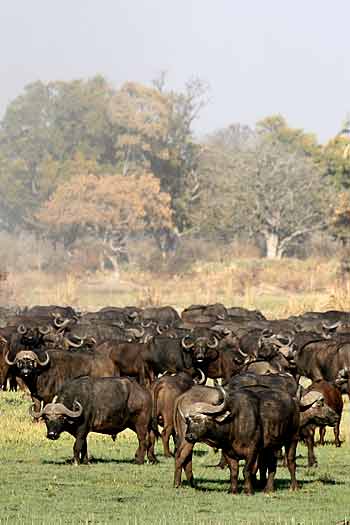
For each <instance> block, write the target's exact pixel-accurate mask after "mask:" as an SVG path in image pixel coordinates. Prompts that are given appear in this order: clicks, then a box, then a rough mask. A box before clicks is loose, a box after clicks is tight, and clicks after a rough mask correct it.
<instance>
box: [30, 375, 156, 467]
mask: <svg viewBox="0 0 350 525" xmlns="http://www.w3.org/2000/svg"><path fill="white" fill-rule="evenodd" d="M33 415H34V417H36V418H40V417H42V418H43V419H44V421H45V424H46V428H47V437H48V438H49V439H52V440H56V439H58V438H59V437H60V435H61V433H62V432H65V431H66V432H69V433H70V434H71V435H72V436H74V437H75V443H74V447H73V452H74V457H73V462H74V463H75V464H76V465H79V464H80V463H88V452H87V436H88V434H89V432H98V433H100V434H109V435H112V436H113V437H114V438H115V436H116V435H117V434H118V433H119V432H122V431H123V430H125V429H126V428H130V429H131V430H133V431H134V432H136V434H137V438H138V441H139V446H138V448H137V450H136V454H135V462H136V463H138V464H142V463H144V460H145V454H146V451H147V455H148V459H149V461H150V462H151V463H155V462H156V458H155V456H154V454H153V453H152V451H151V447H150V440H149V439H148V434H149V433H150V432H151V431H152V426H151V425H152V399H151V395H150V393H149V392H148V391H147V390H146V389H144V388H142V387H141V386H140V385H139V384H138V383H137V382H136V381H133V380H131V379H128V378H116V377H106V378H92V377H80V378H77V379H73V380H72V381H68V382H66V383H65V384H64V386H63V387H62V388H61V390H60V391H59V393H58V395H57V400H56V401H55V402H54V403H50V404H48V405H46V406H45V407H44V409H43V410H41V411H40V412H34V413H33Z"/></svg>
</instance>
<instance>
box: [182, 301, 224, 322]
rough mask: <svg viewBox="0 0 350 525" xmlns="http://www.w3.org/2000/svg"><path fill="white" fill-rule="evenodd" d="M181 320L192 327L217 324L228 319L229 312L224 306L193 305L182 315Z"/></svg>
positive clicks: (218, 304) (217, 304)
mask: <svg viewBox="0 0 350 525" xmlns="http://www.w3.org/2000/svg"><path fill="white" fill-rule="evenodd" d="M181 319H182V320H183V321H184V322H185V323H189V324H192V325H194V326H195V325H203V324H215V323H217V322H218V321H224V320H225V319H227V310H226V308H225V306H224V305H223V304H220V303H216V304H209V305H203V304H193V305H191V306H189V307H188V308H185V309H184V310H183V311H182V313H181Z"/></svg>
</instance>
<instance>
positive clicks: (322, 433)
mask: <svg viewBox="0 0 350 525" xmlns="http://www.w3.org/2000/svg"><path fill="white" fill-rule="evenodd" d="M325 433H326V427H320V445H324V436H325Z"/></svg>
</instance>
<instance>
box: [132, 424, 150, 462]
mask: <svg viewBox="0 0 350 525" xmlns="http://www.w3.org/2000/svg"><path fill="white" fill-rule="evenodd" d="M135 430H136V434H137V439H138V441H139V446H138V447H137V450H136V452H135V463H137V464H138V465H142V464H143V463H144V462H145V454H146V449H147V430H146V428H145V425H144V424H136V425H135Z"/></svg>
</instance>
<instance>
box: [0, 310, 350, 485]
mask: <svg viewBox="0 0 350 525" xmlns="http://www.w3.org/2000/svg"><path fill="white" fill-rule="evenodd" d="M0 347H1V352H0V387H1V388H2V390H6V389H10V390H17V389H18V388H20V389H24V390H27V391H29V393H30V395H31V398H32V400H33V405H32V407H31V410H30V414H31V416H32V418H33V420H34V421H37V420H39V419H41V420H43V421H44V422H45V424H46V428H47V437H48V438H49V439H52V440H56V439H58V438H59V436H60V434H61V433H62V432H68V433H70V434H71V435H72V436H73V437H74V438H75V442H74V447H73V460H72V461H73V463H74V464H76V465H78V464H80V463H88V461H89V455H88V450H87V436H88V434H89V432H98V433H103V434H108V435H110V436H111V437H112V438H113V439H116V437H117V435H118V433H119V432H122V431H123V430H124V429H126V428H129V429H131V430H133V431H134V432H135V433H136V435H137V439H138V448H137V450H136V453H135V461H136V463H140V464H141V463H143V462H144V461H145V456H146V455H147V459H148V461H149V462H150V463H156V462H157V459H156V455H155V443H156V440H157V439H158V438H161V440H162V444H163V449H164V455H165V456H166V457H172V456H175V468H174V485H175V487H179V486H180V485H181V476H182V472H184V474H185V476H186V478H187V481H188V483H189V484H190V485H191V486H193V485H194V475H193V470H192V453H193V447H194V445H195V443H197V442H203V443H206V444H207V445H209V446H211V447H214V448H215V449H218V450H221V460H220V463H219V465H220V466H221V467H228V469H229V471H230V491H231V493H233V494H234V493H237V491H238V470H239V461H240V460H241V461H243V462H244V466H243V476H244V492H245V493H247V494H252V493H253V491H254V489H255V488H256V487H260V488H261V489H263V490H265V491H266V492H269V491H272V490H273V489H274V478H275V474H276V468H277V460H278V458H279V457H282V458H284V462H285V465H286V467H288V470H289V473H290V479H291V485H290V487H291V489H296V488H297V486H298V485H297V479H296V461H295V457H296V448H297V444H298V441H299V440H302V441H304V442H305V443H306V445H307V450H308V465H309V466H313V465H316V464H317V460H316V457H315V453H314V443H315V439H316V436H315V431H316V428H319V436H320V443H321V444H324V435H325V427H326V426H331V427H333V428H334V438H335V446H336V447H340V446H341V440H340V435H339V425H340V419H341V415H342V410H343V398H342V394H348V395H350V376H349V374H350V313H348V312H343V311H335V310H332V311H327V312H306V313H304V314H302V315H299V316H293V317H289V318H286V319H278V320H276V319H275V320H268V319H266V318H265V317H264V315H263V314H262V313H261V312H259V311H252V310H248V309H245V308H240V307H230V308H228V307H225V306H224V305H222V304H212V305H192V306H190V307H188V308H185V309H184V310H183V311H182V312H181V314H179V313H178V312H177V310H176V309H174V308H173V307H171V306H164V307H149V308H137V307H105V308H102V309H101V310H99V311H97V312H80V311H76V310H75V309H73V308H72V307H63V306H34V307H32V308H24V309H21V310H19V309H17V310H15V309H13V308H6V307H2V308H0ZM302 376H303V377H305V378H308V379H309V380H310V382H311V384H310V385H309V386H308V387H307V388H305V387H303V386H302V385H301V384H300V381H299V380H300V378H301V377H302ZM208 379H211V381H210V383H211V384H213V385H214V386H208V385H206V382H207V380H208ZM303 384H304V385H305V384H306V383H305V382H303ZM171 441H172V442H171Z"/></svg>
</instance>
